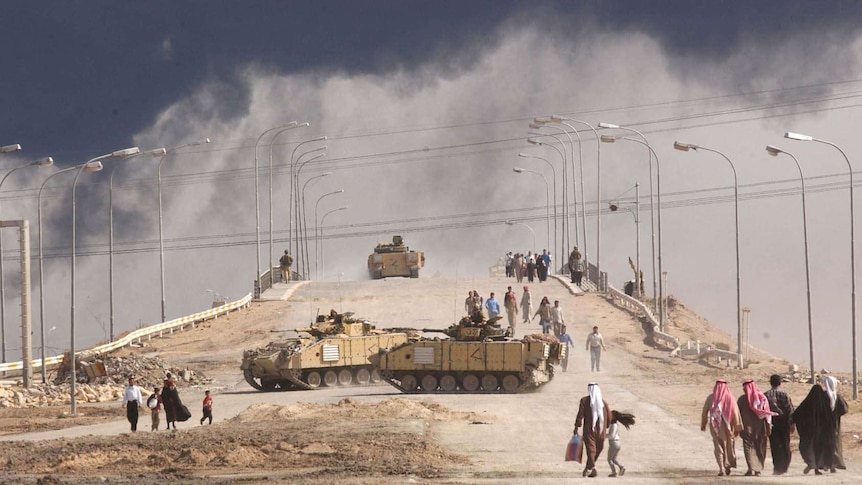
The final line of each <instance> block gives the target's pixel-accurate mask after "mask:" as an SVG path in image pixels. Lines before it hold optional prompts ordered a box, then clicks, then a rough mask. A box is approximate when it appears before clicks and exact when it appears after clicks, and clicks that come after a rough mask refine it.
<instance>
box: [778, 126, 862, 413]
mask: <svg viewBox="0 0 862 485" xmlns="http://www.w3.org/2000/svg"><path fill="white" fill-rule="evenodd" d="M784 138H788V139H790V140H797V141H813V142H817V143H822V144H824V145H829V146H831V147H833V148H835V149H836V150H838V151H839V152H841V156H843V157H844V161H845V162H847V171H848V172H849V173H850V284H851V289H850V293H851V296H850V298H851V300H850V305H851V306H850V308H851V316H852V325H851V327H852V331H851V333H852V337H853V399H857V397H858V387H859V377H858V374H857V372H856V218H855V217H854V216H853V208H854V206H855V204H854V203H853V165H851V164H850V159H849V158H847V154H846V153H844V150H842V149H841V148H840V147H839V146H838V145H836V144H834V143H832V142H831V141H826V140H821V139H819V138H814V137H813V136H809V135H803V134H801V133H793V132H791V131H788V132H787V133H785V134H784ZM785 153H786V152H785ZM788 155H789V154H788Z"/></svg>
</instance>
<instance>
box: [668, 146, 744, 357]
mask: <svg viewBox="0 0 862 485" xmlns="http://www.w3.org/2000/svg"><path fill="white" fill-rule="evenodd" d="M673 147H674V148H675V149H677V150H680V151H683V152H687V151H689V150H694V151H698V150H703V151H706V152H712V153H715V154H717V155H720V156H721V157H722V158H724V159H725V160H727V163H728V164H729V165H730V169H731V170H732V171H733V205H734V218H735V226H736V352H737V354H738V355H737V361H738V364H739V368H740V369H742V368H744V367H745V366H744V364H743V362H742V282H741V281H742V280H741V276H740V273H741V272H740V263H739V180H738V178H737V176H736V167H735V166H734V165H733V162H732V161H731V160H730V158H728V156H727V155H725V154H724V153H722V152H720V151H718V150H715V149H712V148H707V147H703V146H700V145H694V144H692V143H682V142H679V141H675V142H674V143H673Z"/></svg>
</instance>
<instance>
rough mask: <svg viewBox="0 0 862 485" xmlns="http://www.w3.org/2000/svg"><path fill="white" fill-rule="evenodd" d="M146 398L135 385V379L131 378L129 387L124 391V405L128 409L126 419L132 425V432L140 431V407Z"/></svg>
mask: <svg viewBox="0 0 862 485" xmlns="http://www.w3.org/2000/svg"><path fill="white" fill-rule="evenodd" d="M143 400H144V398H143V396H141V389H140V388H139V387H138V386H136V385H135V379H134V378H133V377H129V385H128V386H126V389H125V390H124V391H123V404H122V406H125V407H126V419H128V420H129V424H131V425H132V432H133V433H134V432H135V431H137V430H138V406H140V405H141V402H143Z"/></svg>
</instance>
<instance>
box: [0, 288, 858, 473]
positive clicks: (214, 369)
mask: <svg viewBox="0 0 862 485" xmlns="http://www.w3.org/2000/svg"><path fill="white" fill-rule="evenodd" d="M507 285H512V286H513V287H515V288H516V290H517V291H516V293H517V294H518V296H519V297H520V293H521V291H520V286H517V285H515V284H514V282H513V280H506V279H504V278H495V279H489V278H470V279H463V280H459V281H454V280H446V279H435V278H427V279H424V278H420V279H418V280H409V279H393V280H382V281H359V282H342V283H311V284H307V285H303V286H301V287H297V288H295V290H294V291H293V292H292V293H291V294H290V298H289V300H287V301H286V302H279V301H275V302H264V303H256V304H255V305H253V307H252V309H250V310H247V311H244V312H240V313H237V314H234V316H232V317H231V318H230V319H227V320H225V321H222V322H214V323H212V324H211V327H210V328H204V329H200V330H198V331H196V332H189V333H187V334H185V335H179V334H177V335H174V336H171V337H169V338H167V339H164V340H163V341H161V342H159V343H157V344H154V345H153V346H152V347H151V348H148V349H145V350H146V351H147V352H149V353H151V354H153V355H159V356H160V357H162V358H164V359H166V360H168V361H171V362H177V361H183V362H186V363H189V364H190V365H192V364H197V365H203V364H204V363H207V364H208V365H210V371H209V372H210V374H211V375H213V376H214V377H215V378H216V382H214V383H213V384H212V385H211V387H212V389H213V390H214V391H215V393H216V394H215V403H216V404H215V411H214V413H215V420H216V422H218V421H221V420H224V419H228V418H230V417H232V416H235V415H237V414H238V413H240V412H241V411H243V410H245V409H246V408H247V407H248V406H249V405H252V404H256V403H263V402H265V403H272V404H279V405H290V404H293V403H296V402H318V403H336V402H338V401H339V400H341V399H343V398H345V397H351V398H354V399H356V400H357V401H360V402H364V401H379V400H384V399H388V398H392V397H396V396H402V395H401V394H400V393H399V392H397V391H396V390H395V389H393V388H390V387H389V386H370V387H361V388H331V389H320V390H316V391H300V392H284V393H261V392H257V391H254V390H253V389H251V388H250V387H249V386H248V385H247V384H246V383H245V381H244V380H243V379H242V377H241V375H240V373H239V371H238V364H239V358H240V356H241V353H242V350H243V349H244V348H248V347H252V346H255V345H262V344H264V343H266V342H267V341H268V340H270V339H272V338H273V335H279V334H278V333H275V334H273V333H272V332H270V330H276V331H280V332H285V331H289V330H290V329H292V328H296V327H299V326H303V325H306V324H307V322H309V321H310V320H311V318H312V317H313V315H314V314H316V313H318V312H319V313H326V312H328V311H329V309H330V308H335V309H336V310H338V311H353V312H355V313H356V315H358V316H363V317H366V318H368V319H370V320H372V321H374V322H376V323H377V325H378V326H379V327H390V326H391V327H396V326H397V327H402V326H409V327H436V328H443V327H445V326H447V325H448V324H449V323H451V322H452V321H453V320H454V319H456V318H458V317H460V315H461V313H462V311H463V310H462V309H463V300H464V298H465V297H466V295H467V292H468V291H469V290H471V289H477V290H479V292H480V293H481V294H482V295H484V296H485V297H487V295H488V294H489V293H490V292H491V291H495V292H496V293H497V295H498V298H499V299H500V300H502V294H503V293H504V292H505V289H506V286H507ZM531 287H532V289H533V292H532V293H533V301H534V304H537V303H538V301H539V300H540V299H541V297H542V296H548V297H549V299H550V300H551V301H553V300H555V299H558V300H560V301H561V305H562V306H563V308H564V310H565V316H566V320H567V323H568V324H569V332H570V334H572V335H573V338H574V339H575V342H576V346H575V348H574V349H572V357H571V361H570V363H569V372H567V373H563V372H559V371H558V372H557V375H556V377H555V378H554V380H553V381H552V382H551V383H549V384H547V385H545V386H544V387H542V388H540V390H539V391H537V392H533V393H527V394H515V395H493V396H488V395H411V396H409V397H408V398H409V399H416V400H423V401H430V402H435V403H439V404H442V405H444V406H446V407H448V408H450V409H452V410H456V411H473V412H475V413H478V414H479V415H480V416H482V417H483V418H482V419H481V420H479V421H478V422H476V424H465V423H463V422H457V421H453V422H439V423H433V425H432V430H433V433H434V436H435V437H436V439H438V440H439V442H440V443H441V444H443V445H444V446H445V447H448V448H449V449H451V450H453V451H456V452H459V453H463V454H466V455H469V456H471V457H472V458H473V459H474V460H475V464H474V466H472V467H470V468H469V469H468V470H465V471H464V472H463V475H462V476H458V477H455V480H460V481H466V482H469V483H525V484H526V483H529V484H545V483H547V484H551V483H554V484H558V483H560V481H561V480H563V481H566V482H568V481H570V480H571V481H574V480H576V479H577V480H581V479H582V478H581V473H580V472H581V469H582V465H580V464H577V463H574V462H568V463H567V462H565V461H563V456H564V450H565V445H566V443H567V442H568V440H569V438H570V436H571V433H572V427H573V423H574V419H575V414H576V412H577V403H578V400H579V399H580V397H582V396H584V395H585V394H586V387H587V384H588V383H589V382H594V381H595V382H598V383H599V384H600V386H601V388H602V392H603V394H604V398H605V400H606V401H607V402H608V403H609V405H610V406H611V407H612V408H613V409H618V410H624V411H628V412H631V413H633V414H634V415H635V416H636V417H637V424H636V425H635V426H634V427H633V428H632V429H631V430H625V429H623V430H622V432H621V433H622V451H621V452H620V456H619V460H620V461H621V462H622V463H623V464H624V465H625V466H626V470H627V472H626V476H625V477H624V478H623V479H628V480H630V481H634V482H635V483H712V482H727V481H734V482H739V481H745V480H747V479H748V478H747V477H743V476H742V473H743V472H744V471H745V461H744V458H743V457H742V446H741V443H737V453H738V457H739V468H737V470H736V471H735V472H734V474H735V476H733V477H731V478H723V479H719V478H717V477H716V476H715V474H716V472H717V467H716V465H715V462H714V459H713V454H712V443H711V439H710V437H709V434H708V433H704V432H701V431H700V429H699V423H698V422H697V420H696V418H693V416H696V415H697V413H698V412H699V403H701V402H702V400H703V398H704V397H705V396H706V394H707V393H708V391H709V390H710V389H711V382H712V381H714V376H713V375H711V374H709V371H708V370H705V371H704V373H705V375H704V377H703V384H702V386H701V388H702V390H703V392H702V393H698V394H697V395H694V396H682V397H681V396H678V395H677V396H668V402H671V401H673V402H678V401H680V400H685V399H688V398H689V397H690V399H689V400H688V402H690V403H691V404H690V405H691V406H694V407H695V408H696V409H695V410H693V411H692V410H689V411H690V412H687V413H678V412H674V408H673V407H672V406H669V404H668V402H665V400H664V397H663V393H662V387H661V386H662V383H663V382H667V380H668V379H672V378H673V373H674V371H673V369H669V370H665V371H655V372H650V373H647V372H644V371H643V370H642V367H643V366H642V365H639V364H638V363H639V359H642V355H640V354H641V353H642V352H647V351H649V352H655V351H654V350H652V349H647V348H646V347H645V346H644V348H643V349H642V350H640V351H638V350H637V349H638V347H637V346H638V345H641V344H640V343H639V341H640V340H642V333H641V332H642V331H641V329H640V323H639V322H637V321H636V320H635V319H634V318H632V317H631V316H629V315H627V314H626V313H624V312H622V311H620V310H619V309H616V308H614V307H612V306H611V305H610V304H608V303H607V302H606V301H605V300H604V299H603V298H602V297H601V296H600V295H594V294H587V295H585V296H573V295H572V294H571V293H570V292H569V290H568V288H567V287H566V286H564V285H563V284H561V283H560V282H557V281H552V280H549V281H548V282H546V283H542V284H533V285H531ZM594 324H596V325H599V326H600V328H601V331H602V333H603V334H604V336H605V339H606V343H607V344H608V351H607V352H606V353H605V356H604V359H603V368H602V372H600V373H591V372H589V355H588V352H586V351H585V350H584V348H583V345H584V344H583V342H584V339H585V337H586V335H587V333H588V331H589V329H590V328H591V327H592V325H594ZM537 332H539V326H538V324H536V323H533V324H530V325H527V326H525V325H523V324H521V325H519V328H518V332H517V336H521V335H524V334H527V333H537ZM618 342H629V343H630V344H629V345H621V344H620V345H617V343H618ZM632 349H635V350H632ZM690 365H697V364H695V363H692V364H690ZM667 389H668V393H674V392H676V393H678V392H679V391H678V390H677V388H674V387H671V386H668V387H667ZM202 394H203V390H202V389H200V388H197V389H191V390H189V391H186V392H184V394H183V399H184V401H185V402H186V403H187V404H188V403H194V404H195V405H194V406H189V407H190V408H191V409H193V411H194V410H195V408H196V407H197V406H196V404H197V403H198V402H199V401H200V399H201V397H202ZM671 397H672V398H673V399H671ZM117 415H118V420H117V421H115V422H110V423H104V424H100V425H93V426H85V427H78V428H71V429H65V430H60V431H51V432H43V433H31V434H23V435H13V436H5V437H2V439H4V440H44V439H52V438H59V437H65V438H70V437H74V436H81V435H88V434H94V435H116V434H121V433H124V432H126V431H127V426H128V424H127V423H126V422H125V421H123V420H122V419H121V418H122V415H123V413H122V411H121V410H120V408H119V405H117ZM196 425H197V422H196V421H195V418H193V419H192V420H191V421H189V422H187V423H183V424H181V425H180V428H181V429H182V428H189V427H192V426H196ZM141 426H142V428H145V429H146V428H147V427H148V419H146V418H144V419H143V424H142V425H141ZM845 446H846V445H845ZM803 466H804V464H803V463H802V462H801V459H800V458H799V455H798V453H797V454H796V455H795V456H794V462H793V464H792V466H791V470H790V473H789V474H788V475H785V476H782V477H773V476H771V475H769V471H770V469H771V460H770V459H767V465H766V472H765V474H764V476H762V477H760V478H757V479H756V480H755V481H756V482H757V483H808V482H809V481H810V480H812V479H813V478H812V477H811V476H805V475H803V474H802V468H803ZM599 471H600V475H599V477H598V478H597V479H593V480H594V481H596V482H605V481H608V480H617V479H610V478H607V474H608V473H609V469H608V466H607V463H606V462H605V461H604V456H603V457H602V460H601V461H600V464H599ZM828 480H829V481H830V483H862V475H860V474H859V473H858V472H855V471H852V470H851V471H847V472H840V473H838V474H835V475H831V476H829V477H828Z"/></svg>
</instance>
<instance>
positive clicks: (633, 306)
mask: <svg viewBox="0 0 862 485" xmlns="http://www.w3.org/2000/svg"><path fill="white" fill-rule="evenodd" d="M608 294H610V295H611V297H612V298H613V299H614V300H615V301H616V302H617V303H618V304H619V305H620V306H622V307H623V308H625V309H627V310H629V311H631V312H632V313H641V314H643V315H644V317H645V318H646V319H647V320H648V321H649V322H650V324H651V325H652V338H653V340H655V341H656V342H657V343H662V344H664V345H666V346H668V347H670V348H672V349H673V350H672V351H671V355H674V354H676V353H678V352H679V339H678V338H676V337H674V336H673V335H671V334H669V333H665V332H661V331H659V326H658V320H657V319H656V317H655V315H653V314H652V312H651V311H650V309H649V307H648V306H646V304H645V303H644V302H642V301H640V300H638V299H636V298H632V297H630V296H629V295H626V294H625V293H623V292H622V291H620V290H618V289H616V288H614V287H613V286H611V285H608Z"/></svg>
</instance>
